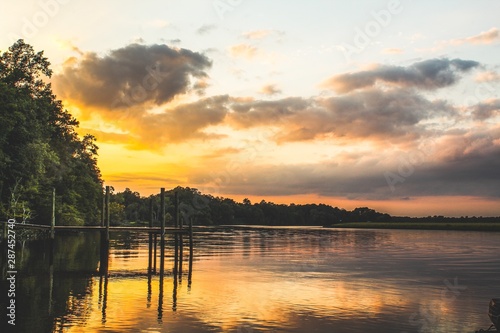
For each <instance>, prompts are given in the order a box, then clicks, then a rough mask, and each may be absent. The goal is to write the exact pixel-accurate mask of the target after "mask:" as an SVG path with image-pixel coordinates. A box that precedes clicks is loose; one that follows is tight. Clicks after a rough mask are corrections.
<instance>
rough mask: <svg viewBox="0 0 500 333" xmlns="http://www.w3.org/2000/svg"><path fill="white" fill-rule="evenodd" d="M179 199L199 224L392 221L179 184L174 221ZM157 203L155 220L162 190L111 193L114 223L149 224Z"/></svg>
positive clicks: (170, 214) (169, 208) (169, 210)
mask: <svg viewBox="0 0 500 333" xmlns="http://www.w3.org/2000/svg"><path fill="white" fill-rule="evenodd" d="M176 192H177V196H178V200H179V205H178V207H179V215H180V217H181V219H182V220H184V223H188V222H189V220H192V221H193V223H195V224H196V225H221V224H226V225H271V226H287V225H302V226H324V225H331V224H335V223H341V222H367V221H373V222H388V221H390V220H391V216H390V215H389V214H383V213H379V212H376V211H375V210H373V209H370V208H367V207H361V208H356V209H354V210H352V211H348V210H345V209H341V208H338V207H332V206H330V205H325V204H301V205H296V204H290V205H285V204H275V203H272V202H267V201H265V200H262V201H260V202H258V203H251V201H250V200H249V199H244V200H243V202H236V201H234V200H233V199H230V198H223V197H214V196H212V195H210V194H203V193H201V192H200V191H199V190H197V189H195V188H190V187H176V188H174V189H171V190H168V191H166V192H165V207H166V208H165V215H166V221H167V223H170V224H173V223H174V222H173V219H174V216H175V193H176ZM151 202H152V203H153V220H154V221H159V218H160V217H161V212H160V194H155V195H150V196H149V197H141V195H140V194H139V193H138V192H133V191H132V190H130V189H129V188H127V189H125V190H124V191H123V192H117V193H111V197H110V221H111V222H110V223H111V224H114V225H117V224H122V223H130V222H133V223H142V224H146V223H148V221H149V220H150V219H151V211H150V205H151Z"/></svg>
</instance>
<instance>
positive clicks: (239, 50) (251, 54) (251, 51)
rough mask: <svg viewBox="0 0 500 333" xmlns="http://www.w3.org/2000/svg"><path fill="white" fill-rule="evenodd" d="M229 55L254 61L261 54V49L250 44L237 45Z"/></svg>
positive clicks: (231, 48)
mask: <svg viewBox="0 0 500 333" xmlns="http://www.w3.org/2000/svg"><path fill="white" fill-rule="evenodd" d="M229 53H230V54H231V56H233V57H243V58H246V59H253V58H255V56H257V54H258V53H259V49H258V48H257V47H255V46H252V45H249V44H237V45H233V46H231V47H230V48H229Z"/></svg>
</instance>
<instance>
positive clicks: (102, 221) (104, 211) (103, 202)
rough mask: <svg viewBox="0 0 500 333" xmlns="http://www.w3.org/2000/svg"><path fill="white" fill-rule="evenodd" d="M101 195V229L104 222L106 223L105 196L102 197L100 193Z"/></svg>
mask: <svg viewBox="0 0 500 333" xmlns="http://www.w3.org/2000/svg"><path fill="white" fill-rule="evenodd" d="M101 195H102V209H101V227H104V225H105V223H106V222H105V221H106V195H104V193H102V191H101Z"/></svg>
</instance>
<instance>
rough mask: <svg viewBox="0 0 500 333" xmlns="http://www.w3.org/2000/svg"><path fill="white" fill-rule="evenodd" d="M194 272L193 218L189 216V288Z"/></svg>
mask: <svg viewBox="0 0 500 333" xmlns="http://www.w3.org/2000/svg"><path fill="white" fill-rule="evenodd" d="M192 273H193V218H192V217H191V218H189V268H188V288H191V282H192Z"/></svg>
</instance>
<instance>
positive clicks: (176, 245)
mask: <svg viewBox="0 0 500 333" xmlns="http://www.w3.org/2000/svg"><path fill="white" fill-rule="evenodd" d="M174 212H175V216H174V218H175V220H174V226H175V229H177V228H179V191H178V190H176V191H175V192H174ZM178 264H179V234H178V233H177V230H176V231H174V277H175V278H177V269H178V267H179V266H178Z"/></svg>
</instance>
